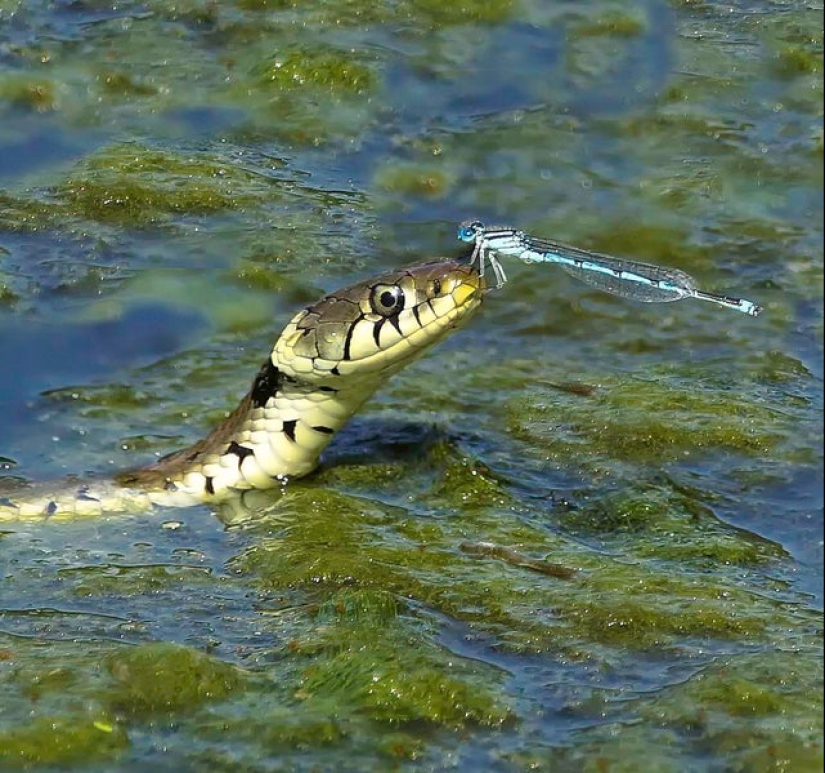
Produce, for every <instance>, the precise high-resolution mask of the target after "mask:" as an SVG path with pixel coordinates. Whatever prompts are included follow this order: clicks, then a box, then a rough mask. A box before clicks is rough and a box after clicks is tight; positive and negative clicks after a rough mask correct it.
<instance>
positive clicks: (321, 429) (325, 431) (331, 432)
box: [312, 424, 335, 435]
mask: <svg viewBox="0 0 825 773" xmlns="http://www.w3.org/2000/svg"><path fill="white" fill-rule="evenodd" d="M312 429H314V430H315V431H316V432H320V433H321V434H323V435H334V434H335V430H334V429H332V428H331V427H324V426H323V425H322V424H319V425H318V426H317V427H313V428H312Z"/></svg>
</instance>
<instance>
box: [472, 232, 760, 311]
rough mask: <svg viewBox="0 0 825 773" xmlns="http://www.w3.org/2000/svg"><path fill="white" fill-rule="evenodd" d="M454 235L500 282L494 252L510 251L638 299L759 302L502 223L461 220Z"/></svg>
mask: <svg viewBox="0 0 825 773" xmlns="http://www.w3.org/2000/svg"><path fill="white" fill-rule="evenodd" d="M458 238H459V239H460V240H461V241H463V242H467V243H468V244H473V245H475V247H474V249H473V255H472V260H473V261H476V260H478V267H479V273H480V274H481V275H482V276H483V275H484V264H485V263H486V262H487V261H488V260H489V261H490V265H491V266H492V269H493V273H494V274H495V277H496V282H497V284H498V286H499V287H501V285H502V284H504V282H505V281H506V280H507V275H506V274H505V273H504V268H503V267H502V265H501V263H499V261H498V259H497V256H501V255H511V256H514V257H516V258H521V260H523V261H524V262H525V263H558V264H559V265H560V266H561V267H562V268H563V269H564V270H565V271H567V272H568V273H569V274H571V275H572V276H574V277H576V279H580V280H581V281H582V282H586V283H587V284H589V285H592V286H593V287H597V288H599V289H600V290H604V291H605V292H608V293H612V294H613V295H619V296H621V297H623V298H631V299H633V300H634V301H642V302H643V303H667V302H668V301H680V300H682V299H683V298H698V299H699V300H702V301H711V302H712V303H718V304H719V305H720V306H726V307H727V308H729V309H736V310H737V311H741V312H744V313H745V314H750V315H751V316H753V317H755V316H756V315H757V314H759V312H760V311H762V307H761V306H758V305H757V304H755V303H753V302H752V301H749V300H746V299H745V298H732V297H730V296H727V295H717V294H716V293H709V292H705V291H703V290H700V289H699V288H698V287H697V286H696V282H695V280H694V279H693V277H691V276H690V275H689V274H686V273H685V272H684V271H680V270H679V269H676V268H666V267H664V266H657V265H654V264H652V263H641V262H640V261H635V260H623V259H622V258H614V257H611V256H610V255H602V254H601V253H598V252H590V251H589V250H582V249H579V248H577V247H570V246H568V245H566V244H561V243H560V242H555V241H552V240H550V239H539V238H537V237H535V236H530V235H529V234H526V233H524V231H519V230H517V229H515V228H509V227H507V226H485V225H484V223H481V222H479V221H478V220H474V221H467V222H465V223H462V224H461V226H460V227H459V229H458Z"/></svg>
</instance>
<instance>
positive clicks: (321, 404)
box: [115, 358, 378, 505]
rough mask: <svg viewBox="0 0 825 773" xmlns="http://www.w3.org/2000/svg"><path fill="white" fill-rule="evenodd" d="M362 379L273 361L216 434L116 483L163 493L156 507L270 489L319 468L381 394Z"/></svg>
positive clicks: (157, 495) (158, 495) (156, 497)
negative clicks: (337, 381)
mask: <svg viewBox="0 0 825 773" xmlns="http://www.w3.org/2000/svg"><path fill="white" fill-rule="evenodd" d="M377 387H378V382H377V383H375V385H374V386H373V385H371V384H369V383H365V381H364V380H363V379H361V380H357V382H356V383H353V382H352V381H348V382H347V384H346V385H343V384H342V385H339V386H332V385H331V384H328V385H325V384H322V385H320V386H319V385H318V384H315V383H312V382H309V381H305V380H303V379H301V378H299V377H296V376H294V375H288V374H287V373H285V372H284V370H283V369H281V368H279V367H278V366H277V365H275V364H274V363H273V361H272V359H271V358H270V359H268V360H267V361H266V362H265V363H264V365H263V367H262V368H261V369H260V371H259V373H258V375H257V376H256V378H255V380H254V382H253V384H252V388H251V389H250V390H249V392H248V393H247V395H246V396H245V397H244V398H243V400H242V401H241V402H240V404H239V405H238V407H237V408H235V410H234V411H233V412H232V413H231V414H230V415H229V416H228V417H227V418H226V419H225V420H224V421H223V422H222V423H221V424H220V425H219V426H217V427H216V428H215V429H214V430H213V431H212V432H211V433H210V434H209V435H207V436H206V437H205V438H203V439H202V440H200V441H198V442H197V443H195V444H194V445H192V446H190V447H189V448H185V449H183V450H181V451H177V452H175V453H173V454H171V455H169V456H166V457H164V458H163V459H160V460H159V461H158V462H156V463H155V464H153V465H151V466H149V467H143V468H140V469H135V470H127V471H124V472H122V473H120V474H119V475H118V476H117V478H116V479H115V480H116V482H117V483H118V484H119V485H121V486H124V487H127V488H133V489H141V490H147V491H153V492H156V493H154V494H153V495H152V500H153V501H154V502H155V504H174V505H182V504H187V503H189V502H192V501H198V502H209V501H213V502H217V501H221V500H223V499H226V498H227V497H228V496H232V495H234V494H235V493H237V492H238V491H245V490H249V489H270V488H273V487H275V486H278V485H281V484H283V483H285V482H286V481H287V480H288V479H289V478H300V477H302V476H304V475H307V474H309V473H310V472H312V471H313V470H314V469H315V468H316V467H317V466H318V460H319V457H320V455H321V453H322V452H323V451H324V449H325V448H326V447H327V445H328V444H329V442H330V441H331V440H332V438H333V437H334V435H335V434H336V433H337V432H338V430H339V429H341V427H342V426H343V425H344V424H345V423H346V422H347V420H348V419H349V418H350V417H351V416H352V415H353V414H354V413H355V412H356V411H357V410H358V409H359V408H360V407H361V405H362V404H363V402H364V401H365V400H366V399H367V398H369V397H370V396H371V395H372V393H373V392H374V391H375V389H376V388H377Z"/></svg>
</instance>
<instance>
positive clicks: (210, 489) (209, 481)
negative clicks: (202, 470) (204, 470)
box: [203, 475, 215, 494]
mask: <svg viewBox="0 0 825 773" xmlns="http://www.w3.org/2000/svg"><path fill="white" fill-rule="evenodd" d="M204 477H205V479H206V483H204V486H203V490H204V491H205V492H206V493H207V494H214V493H215V479H214V478H213V477H212V476H211V475H206V476H204Z"/></svg>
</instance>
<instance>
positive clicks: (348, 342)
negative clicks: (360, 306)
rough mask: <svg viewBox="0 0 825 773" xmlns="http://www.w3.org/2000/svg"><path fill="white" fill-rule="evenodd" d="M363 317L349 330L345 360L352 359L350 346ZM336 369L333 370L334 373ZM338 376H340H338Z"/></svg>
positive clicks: (345, 345)
mask: <svg viewBox="0 0 825 773" xmlns="http://www.w3.org/2000/svg"><path fill="white" fill-rule="evenodd" d="M361 319H362V318H361V317H359V318H358V319H356V320H355V322H353V323H352V324H351V325H350V326H349V330H347V337H346V338H345V339H344V359H345V360H349V359H351V357H350V345H351V344H352V336H353V334H354V333H355V328H356V327H358V323H359V322H360V321H361ZM334 371H335V368H333V372H334ZM336 375H338V374H336Z"/></svg>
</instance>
